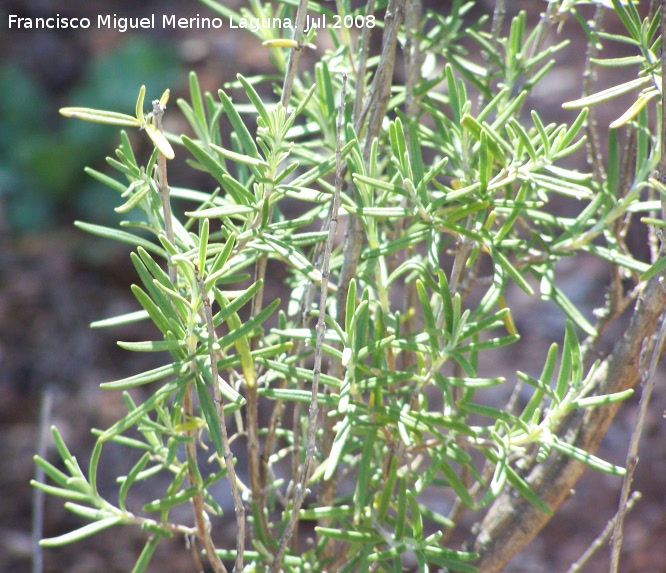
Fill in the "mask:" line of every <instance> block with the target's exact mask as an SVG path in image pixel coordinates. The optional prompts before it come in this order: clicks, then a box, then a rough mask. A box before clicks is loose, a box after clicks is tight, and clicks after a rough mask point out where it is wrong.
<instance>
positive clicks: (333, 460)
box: [324, 416, 352, 481]
mask: <svg viewBox="0 0 666 573" xmlns="http://www.w3.org/2000/svg"><path fill="white" fill-rule="evenodd" d="M338 424H339V425H340V429H339V430H338V431H337V432H336V434H335V439H334V440H333V445H332V446H331V453H330V454H329V456H328V459H327V460H326V471H325V472H324V480H325V481H328V480H330V479H331V478H332V477H333V475H334V474H335V472H336V470H337V469H338V463H339V461H340V458H341V457H342V452H343V450H344V447H345V444H346V443H347V438H349V434H350V433H351V428H352V419H351V418H350V417H349V416H346V417H345V418H344V419H343V420H341V421H339V422H338Z"/></svg>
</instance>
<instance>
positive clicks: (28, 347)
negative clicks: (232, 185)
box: [0, 0, 666, 573]
mask: <svg viewBox="0 0 666 573" xmlns="http://www.w3.org/2000/svg"><path fill="white" fill-rule="evenodd" d="M224 3H225V5H227V6H230V7H233V8H236V7H238V6H239V5H240V4H241V0H226V1H225V2H224ZM506 4H507V8H508V10H509V14H508V15H507V19H506V22H507V23H508V22H509V21H510V17H511V16H512V15H513V14H515V13H516V12H517V11H518V10H521V9H524V10H527V11H528V14H529V21H530V22H531V23H533V22H535V21H536V20H537V19H538V16H539V13H540V12H541V11H542V10H543V9H545V6H546V3H545V2H541V1H538V0H509V1H508V2H507V3H506ZM425 5H426V6H427V7H429V8H433V9H435V8H437V9H442V10H444V12H446V11H447V8H448V3H447V2H441V3H440V2H438V1H436V0H432V1H431V2H429V3H428V2H426V3H425ZM493 6H494V3H493V2H492V1H490V0H487V1H483V2H477V6H476V7H475V9H474V10H472V11H471V12H470V13H469V19H470V22H471V21H473V20H474V19H476V18H478V17H480V15H481V14H484V13H492V8H493ZM100 13H103V14H107V13H108V14H117V15H118V16H133V17H136V16H140V17H141V16H145V15H149V14H156V15H157V17H158V19H159V18H160V15H161V14H176V15H177V16H179V17H180V16H196V15H197V14H200V15H202V16H204V15H205V16H213V14H212V13H211V12H210V11H209V10H208V9H207V8H206V7H205V6H203V5H201V4H199V3H196V2H191V1H185V0H180V1H178V0H160V1H159V2H158V1H151V0H141V1H138V0H137V1H127V0H125V1H121V0H98V1H96V2H95V3H91V2H88V1H84V0H68V1H67V2H65V1H64V0H60V1H58V0H0V29H1V30H2V31H1V32H0V432H1V433H0V436H1V437H0V571H12V572H14V571H16V572H22V571H26V572H27V571H30V570H31V555H32V547H31V527H32V513H33V509H32V503H33V502H32V494H33V492H32V489H31V487H30V485H29V483H28V482H29V480H30V478H31V477H33V475H34V472H35V469H34V464H33V461H32V456H33V455H34V453H35V452H36V451H37V447H38V446H37V444H38V419H39V416H40V410H43V409H44V408H43V406H44V403H45V399H44V397H45V396H48V400H47V404H46V405H48V406H49V407H50V416H49V421H48V424H49V425H50V424H55V425H57V426H58V428H59V430H60V431H61V433H62V434H63V436H64V438H65V441H66V443H67V444H68V446H70V448H71V449H72V451H73V453H74V454H75V455H76V456H77V457H78V459H79V461H80V463H81V464H82V465H83V466H85V464H86V461H87V456H88V455H89V452H90V449H91V447H92V444H93V442H94V440H93V437H92V435H91V434H90V432H89V429H90V428H91V427H97V428H106V427H108V426H109V425H110V424H111V423H112V422H114V421H115V420H116V419H117V418H118V417H119V416H120V415H122V412H123V411H124V404H123V402H122V399H121V397H120V396H119V395H118V394H117V393H113V392H103V391H101V390H100V389H99V383H100V382H103V381H108V380H113V379H118V378H122V377H124V376H129V375H131V374H134V373H136V372H138V371H140V370H141V369H147V368H151V367H154V366H158V365H159V357H154V356H151V355H144V354H133V353H128V352H124V351H121V350H120V349H119V348H118V347H117V346H116V344H115V342H116V340H119V339H122V340H141V339H147V338H148V337H150V336H151V331H150V329H149V327H148V326H147V325H141V324H138V325H133V326H132V327H131V328H129V327H124V328H116V329H113V330H90V329H89V324H90V322H92V321H94V320H99V319H101V318H106V317H109V316H114V315H116V314H120V313H123V312H129V311H132V310H135V309H136V308H137V304H136V302H135V301H134V300H133V297H132V296H131V293H130V291H129V288H128V287H129V285H130V284H131V283H132V282H134V281H135V280H136V279H135V274H134V269H133V268H132V266H131V263H130V261H129V258H128V256H127V253H128V249H126V248H124V247H123V246H119V245H117V244H114V243H110V242H109V241H105V240H102V239H97V238H95V237H92V236H90V235H86V234H85V233H83V232H81V231H79V230H77V229H75V228H74V227H73V225H72V223H73V221H74V220H77V219H80V220H85V221H89V222H94V223H97V224H106V225H113V224H114V222H115V221H116V219H115V213H114V211H113V207H115V206H117V205H118V204H120V201H119V197H118V196H117V194H116V193H115V192H114V191H112V190H110V189H108V188H106V187H104V186H102V185H101V184H99V183H97V182H96V181H95V180H93V179H91V178H90V177H88V176H87V175H86V174H85V173H84V172H83V167H84V166H90V167H94V168H96V169H100V170H104V169H105V165H106V164H105V157H106V156H107V155H110V154H112V152H113V150H114V149H115V147H116V146H117V144H118V142H119V135H118V130H117V129H116V128H114V127H110V126H101V125H97V124H92V123H86V122H80V121H73V120H66V119H65V118H62V117H61V116H60V115H59V114H58V109H59V108H60V107H62V106H64V105H68V106H70V105H72V106H73V105H80V106H86V107H94V108H100V109H111V110H115V111H121V112H125V113H129V114H132V113H133V110H134V104H135V101H136V96H137V94H138V90H139V87H140V86H141V85H142V84H145V85H146V87H147V96H146V97H147V98H148V99H149V100H150V99H155V98H158V97H159V96H160V95H161V94H162V92H163V91H164V89H166V88H167V87H168V88H170V89H171V92H172V95H171V105H170V112H171V113H170V114H169V115H168V116H167V120H166V121H167V127H168V128H169V129H171V130H173V131H183V130H186V129H187V128H186V127H185V125H184V123H183V120H182V118H181V117H180V114H179V112H178V110H177V107H176V105H175V101H176V99H177V98H178V97H185V96H186V95H187V72H188V71H189V70H191V69H194V70H196V71H197V72H198V74H199V81H200V83H201V85H202V88H203V89H204V90H210V91H212V92H213V93H215V91H216V90H217V89H218V88H219V87H221V86H222V85H223V84H224V82H227V81H231V80H233V79H235V74H236V73H242V74H244V75H246V76H247V75H252V74H258V73H269V72H272V71H273V68H272V66H271V64H270V62H269V53H268V50H266V49H264V48H262V47H261V46H260V45H259V43H258V42H257V41H256V39H255V38H254V36H252V35H251V34H250V33H246V32H243V31H241V30H228V29H225V30H222V31H214V30H213V31H198V30H191V29H190V30H169V29H162V27H161V26H159V25H158V26H156V28H155V29H154V30H140V31H128V32H125V33H120V32H119V31H117V30H103V29H98V28H97V27H96V26H95V25H94V24H93V26H91V28H90V29H88V30H71V29H68V30H17V29H11V30H10V29H8V26H7V16H8V15H9V14H14V15H17V16H20V17H33V18H34V17H39V16H51V15H54V14H60V16H62V17H70V16H77V17H89V18H91V20H93V21H95V20H96V18H97V15H98V14H100ZM608 16H609V17H610V16H611V15H610V14H609V15H608ZM551 35H552V38H550V40H551V41H552V42H556V41H560V40H561V39H563V37H567V38H570V39H571V40H572V43H571V45H570V46H569V47H568V48H567V49H566V50H565V51H563V52H560V53H559V54H558V56H557V58H558V67H557V71H556V73H553V74H551V75H549V76H548V77H547V78H546V80H545V81H544V82H543V83H542V84H539V86H538V87H537V89H536V90H535V92H534V94H533V96H532V97H531V99H530V100H529V102H528V105H527V108H526V112H527V113H529V108H533V109H537V110H538V111H539V113H540V114H541V116H542V117H543V118H544V119H545V120H546V121H565V120H566V121H571V120H572V119H573V117H575V114H574V113H572V112H567V113H565V112H563V111H562V110H561V107H560V105H561V103H562V102H563V101H567V100H570V99H575V98H576V97H578V96H579V95H580V81H581V74H582V69H581V66H582V63H583V58H582V53H583V52H582V50H583V49H584V44H585V36H584V34H583V33H582V32H581V30H580V29H579V28H578V27H577V24H576V23H575V22H567V23H565V24H564V26H563V29H562V30H561V32H560V37H557V35H556V30H555V27H553V29H552V30H551ZM609 47H611V46H609ZM612 48H613V50H615V51H614V52H613V55H614V56H616V55H619V54H622V53H624V55H632V52H631V51H629V50H630V48H629V47H627V46H617V45H616V46H612ZM622 50H625V51H624V52H622ZM616 52H617V53H616ZM302 65H303V66H307V65H309V64H308V62H307V61H305V62H303V63H302ZM615 74H617V72H615ZM619 81H621V79H619V78H618V77H615V76H614V74H613V73H612V72H609V73H607V74H606V75H605V76H602V77H601V78H600V86H601V87H607V85H612V83H613V82H616V83H617V82H619ZM614 105H615V106H616V107H615V108H613V109H608V110H607V111H606V112H605V113H606V114H607V115H606V116H604V115H602V116H601V117H600V125H602V126H603V125H607V123H608V122H609V121H610V120H612V119H614V118H615V117H617V116H618V115H620V113H621V112H622V111H623V110H624V109H625V108H622V107H621V106H622V105H623V103H622V102H616V103H615V104H614ZM604 117H606V119H608V121H606V123H604V121H605V120H604ZM132 137H133V141H135V144H136V150H137V153H141V152H142V151H143V152H145V153H146V154H147V153H149V147H148V144H147V140H146V141H143V139H142V134H133V135H132ZM142 142H143V143H142ZM177 155H178V157H177V158H176V160H174V162H172V164H170V173H169V181H170V183H171V184H172V185H183V186H188V187H193V188H201V189H206V188H207V186H208V188H210V187H211V183H210V182H209V181H207V180H206V179H205V178H203V179H202V180H196V179H195V180H193V179H192V171H190V170H187V171H186V170H183V169H182V167H183V166H184V158H183V157H182V156H183V155H184V154H182V153H180V154H177ZM584 167H585V165H584V163H583V164H582V165H581V168H584ZM553 208H554V209H558V208H561V209H566V208H567V206H566V205H558V204H554V207H553ZM635 241H636V244H637V245H641V244H644V242H645V241H644V234H643V233H642V232H641V231H640V230H637V231H636V237H635ZM558 270H559V271H561V277H562V279H561V280H562V281H563V285H562V286H563V287H564V288H565V290H566V292H567V293H568V294H569V296H571V297H572V298H573V299H574V300H575V302H576V303H577V304H580V305H581V307H582V308H583V309H584V310H585V312H586V313H587V314H588V316H590V315H591V312H592V310H593V309H594V308H595V307H597V306H600V305H601V304H602V302H603V295H604V289H605V284H606V282H607V276H606V273H607V271H606V270H605V265H604V264H603V263H602V262H600V261H596V260H595V259H592V258H589V259H585V260H581V259H575V260H572V262H571V263H570V265H569V267H567V268H563V269H558ZM511 296H512V294H511V293H509V297H511ZM514 296H519V295H518V294H517V293H515V294H514ZM535 313H538V316H539V319H538V320H535V319H534V316H535ZM515 319H516V321H517V323H518V328H519V331H520V332H521V334H522V335H523V342H522V343H521V345H520V346H519V347H517V349H515V350H514V351H512V352H510V353H508V354H510V356H507V355H506V354H507V353H504V354H502V355H499V356H498V362H497V364H496V365H495V366H496V368H497V369H498V370H501V371H502V373H506V374H507V375H508V376H509V377H510V379H513V378H512V374H511V373H513V372H515V370H516V368H518V366H517V365H518V364H520V368H521V369H522V370H523V371H529V368H530V364H532V365H533V366H534V368H535V369H536V368H540V365H541V364H542V363H543V359H544V357H545V352H546V350H547V348H548V345H549V344H550V343H551V342H552V341H560V340H561V338H562V332H563V321H562V319H561V317H559V315H558V313H557V312H556V311H555V310H554V309H550V308H544V306H543V303H541V301H539V300H534V301H530V300H528V301H524V302H523V303H521V305H520V308H519V309H518V312H517V313H516V316H515ZM621 329H622V324H619V325H617V326H616V327H615V328H614V329H611V331H610V332H609V333H608V335H607V337H606V339H605V340H604V343H603V345H602V351H608V350H609V349H610V348H611V346H612V343H613V342H614V340H615V339H616V338H617V336H619V334H620V333H621ZM662 381H663V374H662ZM636 402H637V401H636V400H632V401H630V402H628V403H627V404H626V405H625V406H624V407H623V408H622V410H621V412H620V414H619V416H618V418H617V419H616V421H615V423H614V424H613V426H612V428H611V431H610V432H609V434H608V435H607V437H606V439H605V440H604V444H603V446H602V450H601V451H600V455H601V456H602V457H603V458H604V459H607V460H609V461H611V462H613V463H617V464H620V465H622V464H624V460H625V455H626V449H627V445H628V441H629V435H630V431H631V427H632V424H633V420H634V413H635V409H636ZM665 409H666V397H665V393H664V391H663V388H662V387H661V385H659V384H658V387H657V390H656V395H655V396H654V398H653V403H652V407H651V409H650V410H651V415H650V416H651V417H650V419H649V420H648V424H647V427H646V434H645V436H644V439H643V442H642V447H641V457H640V463H639V466H638V471H637V476H636V480H635V487H636V489H639V490H640V491H642V492H643V495H644V497H643V500H642V501H641V502H640V503H639V505H638V506H637V508H636V509H635V510H634V511H633V512H632V513H631V514H630V515H629V517H628V520H627V525H626V530H625V544H624V554H625V557H624V560H623V569H622V570H623V571H626V572H632V573H634V572H635V573H640V572H646V573H647V572H651V573H653V572H657V571H666V565H664V563H666V545H665V544H664V543H663V539H664V534H665V533H666V511H665V509H666V494H665V491H664V477H663V476H665V475H666V464H665V460H666V457H665V455H664V454H665V450H666V446H665V440H664V420H663V419H662V412H663V411H664V410H665ZM48 444H49V446H48V449H47V451H46V454H45V455H46V456H47V457H48V458H49V459H51V460H52V461H53V460H55V455H54V451H52V446H51V445H50V444H51V441H48ZM127 463H128V462H127V460H125V459H124V458H123V452H122V451H117V452H115V453H114V451H113V450H112V449H111V448H109V453H108V454H107V450H105V455H104V460H103V464H104V465H103V466H102V468H101V470H100V471H101V474H100V475H101V478H100V479H101V487H102V488H108V491H113V490H114V487H115V484H114V479H115V476H116V475H118V473H120V472H121V471H122V469H119V468H123V467H126V466H127ZM105 468H106V470H107V471H106V472H105V471H103V470H104V469H105ZM105 476H106V477H105ZM620 485H621V482H620V479H619V478H612V477H609V476H605V475H603V474H600V473H596V472H592V471H588V472H587V473H586V474H585V477H584V478H583V480H582V481H581V482H580V483H579V485H578V486H577V488H576V495H575V496H573V497H572V499H571V500H569V501H568V502H567V503H566V504H565V505H564V507H563V510H562V512H561V513H560V514H558V515H557V516H556V517H555V518H554V519H553V520H552V521H551V523H550V524H549V526H548V527H547V528H546V530H545V531H544V532H542V533H541V534H540V535H539V537H538V538H537V539H536V540H535V542H534V543H533V544H532V545H531V546H530V547H529V548H528V549H527V550H525V551H524V552H523V554H521V555H520V556H519V557H517V558H516V559H515V560H514V562H513V563H512V564H511V565H510V566H509V568H508V569H507V571H511V572H514V573H517V572H528V571H529V572H531V573H538V572H542V571H543V572H546V571H548V572H549V573H550V572H562V573H564V572H565V571H567V569H568V567H569V565H570V564H571V563H572V562H573V561H575V560H576V559H577V558H578V557H579V556H580V554H581V553H582V552H583V551H584V550H585V549H586V548H587V546H588V545H589V544H590V543H591V542H592V540H593V539H594V538H595V537H596V536H597V534H598V533H599V532H600V531H601V529H603V527H604V525H605V524H606V523H607V521H608V520H609V519H610V518H611V517H612V516H613V514H614V512H615V511H616V506H617V498H618V494H619V488H620ZM136 495H137V496H142V495H143V496H145V499H144V500H143V501H147V500H149V499H153V498H155V497H157V496H156V495H154V494H152V495H151V492H146V491H143V492H142V491H140V490H138V491H137V493H136ZM80 525H81V521H80V520H79V519H78V518H77V517H76V516H74V515H72V514H70V513H68V512H66V511H65V510H64V509H63V507H62V500H59V499H55V498H48V499H46V501H45V510H44V516H43V526H44V535H45V536H47V537H52V536H55V535H58V534H61V533H63V532H65V531H68V530H71V529H73V528H76V527H79V526H80ZM229 535H230V537H229V539H232V536H233V531H232V530H230V531H229ZM144 541H145V537H144V535H143V534H142V532H141V531H138V530H136V529H133V528H122V529H117V528H116V529H112V530H110V531H107V532H105V533H103V534H98V535H96V536H94V537H92V538H89V539H88V540H85V541H83V542H78V543H76V544H74V545H70V546H65V547H63V548H58V549H46V550H45V551H44V554H43V555H44V571H46V572H49V573H50V572H67V573H92V572H93V571H95V572H97V571H106V572H108V573H115V572H121V571H122V572H129V571H130V570H131V569H132V566H133V564H134V559H135V558H136V556H137V555H138V554H139V552H140V550H141V548H142V546H143V543H144ZM607 569H608V551H607V547H606V546H604V547H603V548H602V549H601V550H600V552H599V553H598V555H597V556H596V557H595V559H594V560H593V561H592V562H591V563H590V564H589V565H588V566H587V568H585V569H584V571H588V572H594V573H597V572H602V571H607ZM149 570H150V571H162V572H164V573H171V572H176V571H178V572H184V571H194V566H193V563H192V560H191V557H190V555H189V551H188V550H187V549H186V548H185V546H184V543H183V541H182V540H174V541H172V542H171V543H170V544H167V543H164V544H163V545H161V546H160V548H159V549H158V551H157V553H156V555H155V557H154V559H153V563H152V565H151V568H150V569H149Z"/></svg>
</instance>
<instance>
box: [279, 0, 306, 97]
mask: <svg viewBox="0 0 666 573" xmlns="http://www.w3.org/2000/svg"><path fill="white" fill-rule="evenodd" d="M307 14H308V0H300V2H299V3H298V10H297V11H296V21H295V22H294V33H293V36H292V39H293V40H295V41H296V42H299V45H298V47H297V48H292V50H291V53H290V54H289V61H288V62H287V73H286V74H285V76H284V83H283V84H282V97H281V99H280V102H281V103H282V106H283V107H284V108H285V109H287V108H288V106H289V100H290V99H291V90H292V87H293V85H294V78H295V77H296V69H297V67H298V60H299V59H300V57H301V53H302V52H303V50H304V49H305V47H304V46H301V45H300V39H301V36H302V35H303V30H304V29H305V22H306V19H307Z"/></svg>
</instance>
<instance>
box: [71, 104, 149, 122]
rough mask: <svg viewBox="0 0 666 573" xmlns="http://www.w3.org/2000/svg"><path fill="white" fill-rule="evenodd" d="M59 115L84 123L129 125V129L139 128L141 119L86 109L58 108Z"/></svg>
mask: <svg viewBox="0 0 666 573" xmlns="http://www.w3.org/2000/svg"><path fill="white" fill-rule="evenodd" d="M60 114H61V115H64V116H65V117H73V118H76V119H83V120H85V121H94V122H95V123H106V124H108V125H129V126H131V127H141V125H142V124H143V118H142V119H141V120H138V119H137V118H135V117H132V116H131V115H127V114H125V113H117V112H115V111H104V110H100V109H90V108H87V107H63V108H60Z"/></svg>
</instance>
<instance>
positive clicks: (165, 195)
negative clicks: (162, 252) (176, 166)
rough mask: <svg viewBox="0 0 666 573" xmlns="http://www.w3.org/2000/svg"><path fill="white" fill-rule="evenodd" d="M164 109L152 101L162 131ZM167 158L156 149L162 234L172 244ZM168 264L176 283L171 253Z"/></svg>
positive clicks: (159, 128)
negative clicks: (162, 223)
mask: <svg viewBox="0 0 666 573" xmlns="http://www.w3.org/2000/svg"><path fill="white" fill-rule="evenodd" d="M165 111H166V106H165V105H162V103H161V102H160V100H158V99H156V100H154V101H153V117H154V118H155V127H156V128H157V130H158V131H161V132H164V129H163V128H162V116H163V115H164V112H165ZM166 162H167V158H166V156H165V155H164V153H162V152H161V151H158V154H157V187H158V190H159V192H160V198H161V199H162V211H163V215H164V234H165V235H166V238H167V241H169V242H170V243H171V244H172V245H174V244H175V241H174V235H173V216H172V214H171V200H170V194H171V189H170V188H169V182H168V180H167V163H166ZM167 257H168V259H167V260H168V264H169V280H170V281H171V282H172V284H174V285H175V284H176V280H177V272H178V271H177V269H176V267H175V265H173V264H172V263H171V255H167Z"/></svg>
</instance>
